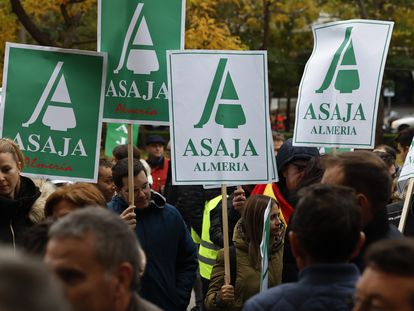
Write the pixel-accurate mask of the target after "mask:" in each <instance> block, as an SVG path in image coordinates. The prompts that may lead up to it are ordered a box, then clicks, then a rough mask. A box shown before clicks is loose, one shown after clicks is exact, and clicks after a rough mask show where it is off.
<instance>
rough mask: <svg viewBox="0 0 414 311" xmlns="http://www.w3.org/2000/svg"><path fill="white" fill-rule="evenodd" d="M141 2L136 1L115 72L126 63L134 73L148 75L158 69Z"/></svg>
mask: <svg viewBox="0 0 414 311" xmlns="http://www.w3.org/2000/svg"><path fill="white" fill-rule="evenodd" d="M143 8H144V4H143V3H138V4H137V7H136V9H135V12H134V15H133V16H132V19H131V22H130V23H129V26H128V30H127V33H126V36H125V39H124V44H123V46H122V52H121V57H120V58H119V62H118V66H117V67H116V69H115V70H114V73H115V74H118V73H119V71H120V70H121V69H122V68H123V67H124V65H126V68H127V69H128V70H130V71H132V72H133V73H134V74H145V75H148V74H150V73H151V72H155V71H158V70H159V69H160V66H159V63H158V58H157V54H156V52H155V50H154V44H153V42H152V38H151V34H150V31H149V28H148V24H147V21H146V19H145V16H144V14H143Z"/></svg>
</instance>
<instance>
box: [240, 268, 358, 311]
mask: <svg viewBox="0 0 414 311" xmlns="http://www.w3.org/2000/svg"><path fill="white" fill-rule="evenodd" d="M358 277H359V272H358V269H357V267H356V266H355V265H353V264H325V265H313V266H309V267H307V268H305V269H303V270H302V271H301V272H300V273H299V281H298V282H295V283H287V284H282V285H279V286H276V287H273V288H270V289H269V290H267V291H265V292H264V293H262V294H258V295H256V296H254V297H252V298H251V299H249V300H248V301H247V302H246V304H245V305H244V308H243V310H245V311H252V310H275V311H276V310H283V311H294V310H295V311H296V310H303V311H305V310H306V311H316V310H318V311H323V310H326V311H349V310H351V309H352V297H353V295H354V292H355V283H356V282H357V280H358Z"/></svg>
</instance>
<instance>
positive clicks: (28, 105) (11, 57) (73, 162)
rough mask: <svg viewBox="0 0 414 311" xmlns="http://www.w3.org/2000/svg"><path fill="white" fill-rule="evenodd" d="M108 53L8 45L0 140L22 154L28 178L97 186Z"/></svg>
mask: <svg viewBox="0 0 414 311" xmlns="http://www.w3.org/2000/svg"><path fill="white" fill-rule="evenodd" d="M106 61H107V60H106V53H98V52H91V51H79V50H67V49H58V48H52V47H41V46H34V45H22V44H12V43H7V44H6V53H5V61H4V72H3V94H2V99H3V101H2V104H1V108H0V124H1V125H0V136H1V137H8V138H11V139H13V140H14V141H15V142H16V143H17V144H18V145H19V147H20V149H21V150H22V152H23V154H24V156H25V159H24V162H25V163H24V168H23V173H24V174H25V175H28V176H32V177H39V176H43V177H47V178H52V179H64V180H70V181H84V182H95V181H96V179H97V172H98V160H99V150H100V138H101V126H102V112H103V97H104V85H105V70H106Z"/></svg>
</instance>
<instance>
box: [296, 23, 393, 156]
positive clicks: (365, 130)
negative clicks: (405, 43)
mask: <svg viewBox="0 0 414 311" xmlns="http://www.w3.org/2000/svg"><path fill="white" fill-rule="evenodd" d="M393 25H394V23H393V22H386V21H375V20H349V21H340V22H334V23H329V24H323V25H317V26H314V27H313V35H314V48H313V52H312V55H311V57H310V59H309V61H308V63H307V64H306V67H305V71H304V74H303V77H302V81H301V83H300V87H299V95H298V103H297V107H296V121H295V131H294V137H293V144H294V145H295V146H324V147H344V148H363V149H368V148H373V147H374V143H375V126H376V119H377V112H378V100H379V97H380V95H381V82H382V76H383V73H384V67H385V61H386V58H387V53H388V47H389V44H390V40H391V34H392V29H393Z"/></svg>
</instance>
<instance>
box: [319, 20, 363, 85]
mask: <svg viewBox="0 0 414 311" xmlns="http://www.w3.org/2000/svg"><path fill="white" fill-rule="evenodd" d="M352 28H353V27H347V28H346V30H345V38H344V40H343V41H342V43H341V45H340V46H339V48H338V49H337V51H336V52H335V55H334V57H333V58H332V61H331V64H330V66H329V69H328V72H327V73H326V76H325V78H324V80H323V83H322V85H321V86H320V88H319V89H317V90H316V91H315V93H323V92H324V91H325V90H327V89H328V88H329V86H330V85H331V83H332V81H333V80H334V79H335V84H334V86H335V89H337V90H338V91H339V92H340V93H352V92H353V91H354V90H357V89H359V87H360V82H359V74H358V69H357V63H356V59H355V52H354V46H353V43H352V38H351V32H352Z"/></svg>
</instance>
